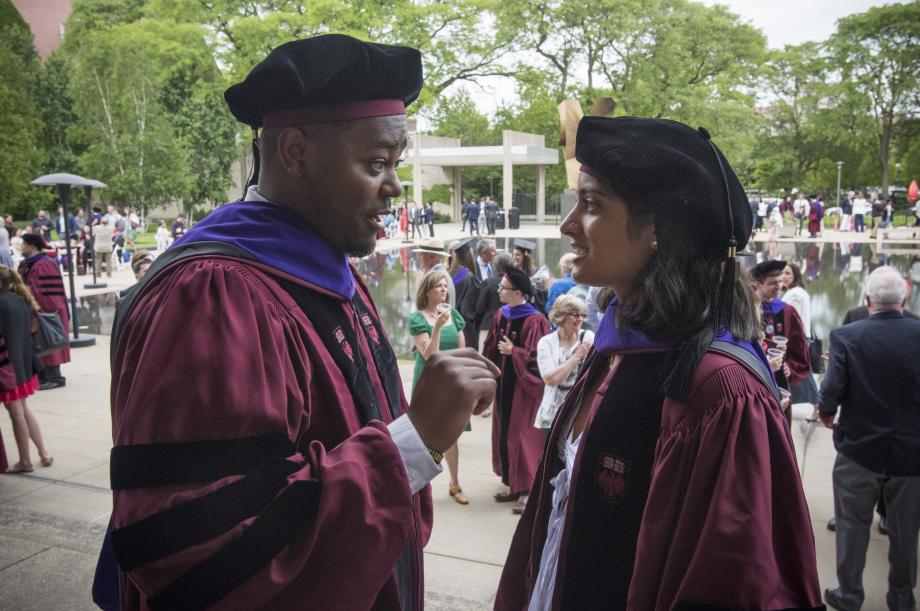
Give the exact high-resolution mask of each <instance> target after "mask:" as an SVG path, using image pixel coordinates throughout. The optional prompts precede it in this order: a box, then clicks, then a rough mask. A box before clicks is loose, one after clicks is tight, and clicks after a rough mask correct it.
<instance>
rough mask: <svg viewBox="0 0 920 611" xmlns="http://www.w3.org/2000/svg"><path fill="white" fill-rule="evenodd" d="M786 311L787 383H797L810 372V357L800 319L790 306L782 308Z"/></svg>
mask: <svg viewBox="0 0 920 611" xmlns="http://www.w3.org/2000/svg"><path fill="white" fill-rule="evenodd" d="M783 309H784V310H785V312H786V324H787V325H788V329H787V330H786V335H787V336H788V338H789V343H788V344H786V364H787V365H789V373H790V375H789V383H790V384H797V383H799V382H801V381H802V380H804V379H805V376H807V375H809V374H810V373H811V357H810V355H809V352H808V340H807V339H806V338H805V327H804V326H803V325H802V319H801V318H800V317H799V315H798V313H797V312H796V311H795V309H793V308H792V307H787V308H783Z"/></svg>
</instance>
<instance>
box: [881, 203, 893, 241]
mask: <svg viewBox="0 0 920 611" xmlns="http://www.w3.org/2000/svg"><path fill="white" fill-rule="evenodd" d="M880 221H881V225H882V229H883V230H884V229H891V228H892V227H894V201H893V200H892V199H891V196H889V197H886V198H885V203H884V205H882V215H881V219H880ZM882 237H885V238H887V237H888V232H887V231H883V232H882Z"/></svg>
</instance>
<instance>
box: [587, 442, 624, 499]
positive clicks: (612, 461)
mask: <svg viewBox="0 0 920 611" xmlns="http://www.w3.org/2000/svg"><path fill="white" fill-rule="evenodd" d="M628 481H629V463H628V462H626V461H625V460H623V459H622V458H618V457H616V456H613V455H612V454H607V453H606V452H601V455H600V457H599V458H598V461H597V472H596V473H595V478H594V482H595V485H596V486H597V491H598V492H600V494H601V496H602V497H604V500H606V501H607V502H608V503H616V502H617V501H619V500H620V499H621V498H623V495H624V494H626V484H627V483H628Z"/></svg>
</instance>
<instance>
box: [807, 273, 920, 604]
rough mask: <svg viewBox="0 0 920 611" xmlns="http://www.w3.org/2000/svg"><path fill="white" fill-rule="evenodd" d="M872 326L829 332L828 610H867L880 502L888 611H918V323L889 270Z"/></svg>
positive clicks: (879, 279)
mask: <svg viewBox="0 0 920 611" xmlns="http://www.w3.org/2000/svg"><path fill="white" fill-rule="evenodd" d="M868 285H869V286H868V295H867V296H866V302H867V304H868V310H869V318H867V319H866V320H862V321H858V322H854V323H851V324H848V325H844V326H842V327H838V328H836V329H834V330H833V331H831V336H830V361H829V362H828V365H827V373H826V374H825V376H824V381H823V383H822V384H821V405H820V417H821V421H822V422H823V423H824V424H825V426H828V427H834V424H833V423H834V416H835V415H836V413H837V407H838V406H840V422H839V423H838V424H837V425H836V426H835V427H834V445H835V446H836V448H837V460H836V462H835V463H834V471H833V482H834V513H835V515H836V518H837V579H838V582H839V584H840V585H839V587H837V588H828V589H827V590H826V591H825V600H826V601H827V603H828V604H829V605H830V606H832V607H834V608H836V609H859V608H860V606H861V605H862V603H863V599H864V592H863V588H862V571H863V567H864V566H865V561H866V548H867V546H868V543H869V529H870V527H871V525H872V509H873V507H874V505H875V501H876V499H877V498H878V496H879V494H880V493H881V494H882V495H884V497H885V501H886V505H887V510H888V512H887V513H888V530H889V535H888V538H889V545H890V550H889V555H888V558H889V562H890V563H891V569H890V572H889V575H888V586H889V589H888V597H887V603H888V608H889V609H913V608H914V607H915V600H914V595H913V589H914V586H916V583H917V538H918V536H920V358H917V357H918V355H917V348H918V347H920V321H916V320H911V319H909V318H907V317H906V316H904V315H903V314H902V309H903V307H904V302H905V300H906V295H907V283H906V282H905V281H904V279H903V278H902V277H901V275H900V274H899V273H898V272H897V270H895V269H893V268H891V267H888V266H882V267H879V268H878V269H876V270H875V271H874V272H872V273H871V274H870V275H869V282H868Z"/></svg>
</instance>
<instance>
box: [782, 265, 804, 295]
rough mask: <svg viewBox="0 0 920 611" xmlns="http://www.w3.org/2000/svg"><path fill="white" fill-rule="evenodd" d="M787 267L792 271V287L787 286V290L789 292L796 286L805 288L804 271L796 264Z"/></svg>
mask: <svg viewBox="0 0 920 611" xmlns="http://www.w3.org/2000/svg"><path fill="white" fill-rule="evenodd" d="M786 267H788V268H789V269H791V270H792V286H787V287H786V290H787V291H788V290H789V289H791V288H793V287H796V286H803V284H804V283H803V282H802V270H801V269H800V268H799V266H798V265H796V264H795V263H787V264H786Z"/></svg>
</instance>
